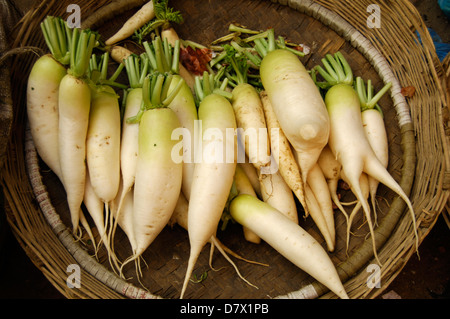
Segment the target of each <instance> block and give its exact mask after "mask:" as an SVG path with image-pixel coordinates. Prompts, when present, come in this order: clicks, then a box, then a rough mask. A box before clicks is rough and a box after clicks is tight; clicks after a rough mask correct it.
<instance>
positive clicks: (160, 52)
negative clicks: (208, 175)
mask: <svg viewBox="0 0 450 319" xmlns="http://www.w3.org/2000/svg"><path fill="white" fill-rule="evenodd" d="M143 45H144V48H145V51H146V53H147V56H148V58H149V61H150V64H151V66H152V69H155V70H158V71H159V72H167V73H171V74H173V78H172V81H171V84H170V87H169V88H168V90H169V94H170V92H171V91H172V90H173V89H174V88H176V87H177V86H178V85H181V87H180V88H179V89H178V90H179V91H178V94H177V95H176V96H175V98H174V99H173V100H172V102H171V103H170V104H169V105H168V107H169V108H171V109H172V110H173V111H174V112H175V113H176V114H177V116H178V119H179V120H180V123H181V126H182V128H183V133H186V134H183V139H182V143H181V146H182V148H183V186H182V190H183V193H184V194H185V196H186V197H187V198H189V196H190V192H191V191H190V188H191V184H192V175H193V170H194V133H195V132H194V130H195V123H196V120H197V119H198V115H197V107H196V104H195V98H194V96H193V94H192V90H191V89H190V87H188V85H187V83H186V81H184V80H183V78H182V77H181V75H180V74H179V65H180V64H179V55H180V41H179V40H178V39H177V40H175V42H174V43H173V45H172V44H170V43H169V42H168V40H167V39H162V38H161V37H159V36H157V37H155V39H154V40H153V41H152V42H151V43H149V42H147V41H146V42H144V43H143ZM184 135H186V136H184ZM174 138H175V136H174Z"/></svg>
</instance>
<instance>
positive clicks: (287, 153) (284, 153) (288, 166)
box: [260, 91, 309, 216]
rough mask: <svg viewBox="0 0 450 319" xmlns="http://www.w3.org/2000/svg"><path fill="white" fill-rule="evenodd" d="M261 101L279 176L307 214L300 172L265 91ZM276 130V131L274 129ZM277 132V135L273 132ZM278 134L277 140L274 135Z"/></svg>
mask: <svg viewBox="0 0 450 319" xmlns="http://www.w3.org/2000/svg"><path fill="white" fill-rule="evenodd" d="M260 96H261V102H262V105H263V109H264V115H265V119H266V124H267V129H268V130H269V135H270V141H271V142H270V149H271V153H272V155H273V158H274V159H275V162H276V163H277V165H278V169H279V171H280V174H281V176H282V177H283V179H284V180H285V181H286V184H287V185H288V186H289V188H290V189H291V190H292V191H293V192H294V194H295V196H296V197H297V199H298V200H299V202H300V204H301V205H302V206H303V209H304V210H305V215H306V216H308V214H309V213H308V208H307V206H306V200H305V192H304V185H303V180H302V174H301V172H300V168H299V166H298V163H297V161H296V159H295V156H294V154H292V149H291V145H290V144H289V141H288V139H287V138H286V135H284V132H283V130H282V129H281V127H280V123H279V122H278V119H277V118H276V115H275V112H274V110H273V107H272V104H271V103H270V100H269V98H268V96H267V94H266V92H265V91H262V92H260ZM275 130H277V131H275ZM275 132H277V135H276V134H275V135H274V136H273V134H274V133H275ZM276 136H278V140H277V139H275V137H276Z"/></svg>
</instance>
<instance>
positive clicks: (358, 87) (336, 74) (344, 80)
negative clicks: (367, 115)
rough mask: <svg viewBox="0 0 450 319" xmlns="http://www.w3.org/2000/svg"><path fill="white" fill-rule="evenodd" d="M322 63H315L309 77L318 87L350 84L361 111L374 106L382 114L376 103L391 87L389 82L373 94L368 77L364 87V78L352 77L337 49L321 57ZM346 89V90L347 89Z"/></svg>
mask: <svg viewBox="0 0 450 319" xmlns="http://www.w3.org/2000/svg"><path fill="white" fill-rule="evenodd" d="M322 64H323V67H322V66H320V65H317V66H315V67H314V68H313V69H312V70H311V77H312V78H313V80H314V82H315V83H316V85H317V86H318V87H319V88H321V89H324V90H329V89H330V88H332V87H333V86H336V85H339V87H342V85H348V86H351V87H353V88H354V90H355V91H356V93H357V96H358V99H359V102H360V105H361V112H363V111H364V110H367V109H372V108H375V109H377V110H378V111H379V112H380V113H381V114H383V112H382V110H381V108H380V107H379V105H378V104H377V103H378V101H379V100H380V99H381V97H382V96H383V95H384V94H385V93H386V92H387V91H388V90H389V89H390V88H391V86H392V83H391V82H388V83H386V84H385V85H384V86H383V88H382V89H381V90H380V91H378V93H377V94H375V95H374V88H373V86H372V82H371V80H370V79H369V80H368V81H367V89H366V87H365V85H364V80H363V79H362V78H361V77H357V78H356V79H354V76H353V71H352V69H351V67H350V65H349V64H348V62H347V60H346V59H345V57H344V56H343V54H342V53H341V52H339V51H338V52H336V53H335V54H334V55H332V54H327V55H326V56H325V58H323V59H322ZM316 73H319V74H320V75H321V76H322V78H323V79H324V81H318V80H317V74H316ZM346 91H347V92H348V90H346Z"/></svg>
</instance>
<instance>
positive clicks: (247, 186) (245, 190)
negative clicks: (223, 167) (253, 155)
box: [234, 163, 261, 244]
mask: <svg viewBox="0 0 450 319" xmlns="http://www.w3.org/2000/svg"><path fill="white" fill-rule="evenodd" d="M240 164H241V163H238V164H237V165H236V171H235V173H234V184H235V186H236V190H237V191H238V194H247V195H252V196H255V197H257V195H256V192H255V190H254V189H253V186H252V183H251V182H250V180H249V178H248V177H247V174H245V171H244V170H243V169H242V166H241V165H240ZM258 185H260V183H259V181H258ZM243 232H244V238H245V239H246V240H247V241H249V242H251V243H254V244H259V243H260V242H261V238H259V237H258V236H257V235H256V234H255V233H254V232H252V231H251V230H250V229H248V228H247V227H243Z"/></svg>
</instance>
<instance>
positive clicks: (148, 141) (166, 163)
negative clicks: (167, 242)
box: [121, 73, 182, 272]
mask: <svg viewBox="0 0 450 319" xmlns="http://www.w3.org/2000/svg"><path fill="white" fill-rule="evenodd" d="M168 85H170V77H169V76H168V75H163V74H159V73H156V74H151V75H150V76H147V77H146V78H145V81H144V83H143V88H142V92H143V100H144V104H145V106H146V109H147V110H145V111H144V112H143V114H142V116H141V117H140V120H139V138H138V143H139V149H138V158H137V163H136V177H135V182H134V191H133V232H134V238H135V247H134V250H133V255H132V256H131V257H130V258H128V259H127V261H125V262H124V263H123V264H122V266H121V272H122V269H123V267H124V266H125V265H126V264H128V263H129V262H130V261H133V260H136V259H138V258H139V257H140V256H141V255H142V254H143V253H144V251H145V250H146V249H147V248H148V247H149V246H150V245H151V243H152V242H153V241H154V240H155V238H156V237H157V236H158V235H159V233H160V232H161V231H162V230H163V228H164V227H165V226H166V225H167V223H168V221H169V219H170V217H171V215H172V213H173V211H174V209H175V206H176V203H177V200H178V197H179V195H180V192H181V182H182V163H180V162H177V161H174V159H173V158H172V149H173V148H174V147H175V145H176V141H175V140H173V139H172V132H173V131H174V130H176V129H178V128H180V122H179V120H178V118H177V116H176V114H175V112H174V111H172V110H171V109H170V108H167V105H168V104H169V103H170V101H171V99H173V97H174V96H175V95H176V94H177V90H175V89H174V91H173V94H174V95H170V96H167V95H166V93H167V89H164V88H165V87H166V86H168Z"/></svg>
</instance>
